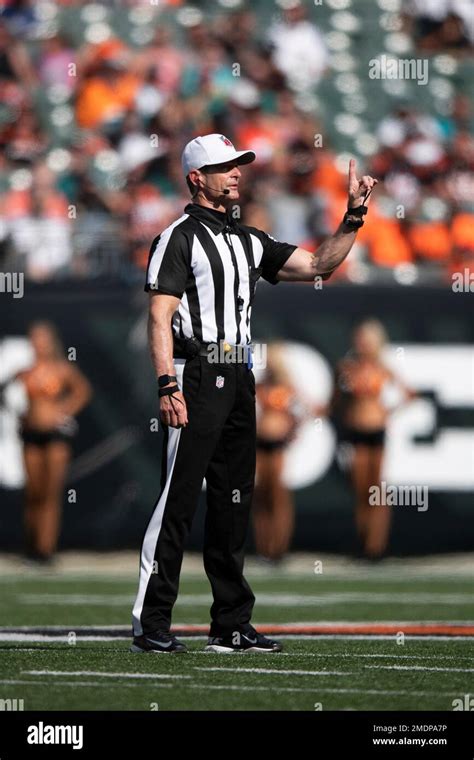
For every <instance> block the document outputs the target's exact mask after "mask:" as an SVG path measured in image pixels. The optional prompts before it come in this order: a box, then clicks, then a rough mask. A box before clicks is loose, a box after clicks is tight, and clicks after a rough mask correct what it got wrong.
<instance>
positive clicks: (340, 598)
mask: <svg viewBox="0 0 474 760" xmlns="http://www.w3.org/2000/svg"><path fill="white" fill-rule="evenodd" d="M16 599H17V602H18V603H19V604H23V605H43V604H58V605H71V606H81V605H90V606H103V605H104V606H108V607H118V606H122V605H130V604H132V602H133V599H134V597H133V595H132V594H54V593H51V594H31V593H28V594H23V593H21V594H18V595H17V597H16ZM351 602H353V603H364V604H371V605H372V604H391V603H393V604H439V603H442V604H464V605H465V604H469V605H471V606H472V605H473V604H474V599H473V595H472V593H471V592H470V591H466V592H457V593H456V594H452V593H449V592H441V593H435V592H433V593H430V592H418V591H406V592H401V593H393V594H387V593H379V592H372V591H371V592H361V591H344V592H342V591H341V592H328V593H321V594H318V595H315V594H291V593H286V594H282V593H279V592H275V593H273V592H270V593H263V594H259V593H258V592H257V604H258V605H260V606H262V607H271V606H273V605H275V604H277V605H279V606H285V607H310V606H313V605H318V606H321V605H326V606H327V605H338V604H350V603H351ZM211 603H212V597H211V596H210V594H181V595H180V596H179V597H178V601H177V605H178V606H183V607H193V606H196V605H206V606H208V605H210V604H211Z"/></svg>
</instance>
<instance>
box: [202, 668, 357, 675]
mask: <svg viewBox="0 0 474 760" xmlns="http://www.w3.org/2000/svg"><path fill="white" fill-rule="evenodd" d="M193 670H202V671H206V672H207V671H209V672H210V671H214V670H217V671H227V672H229V673H261V674H262V675H279V676H353V675H356V674H355V673H353V672H352V671H349V670H280V669H277V668H223V667H220V668H217V667H216V668H212V667H209V668H201V667H196V666H195V667H194V668H193Z"/></svg>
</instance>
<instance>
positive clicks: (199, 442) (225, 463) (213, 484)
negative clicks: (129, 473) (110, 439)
mask: <svg viewBox="0 0 474 760" xmlns="http://www.w3.org/2000/svg"><path fill="white" fill-rule="evenodd" d="M175 367H176V373H177V382H178V385H179V386H180V388H181V389H182V391H183V394H184V397H185V400H186V405H187V409H188V420H189V421H188V424H187V426H186V427H184V428H180V429H177V428H172V427H167V428H165V443H164V448H163V462H162V478H161V492H160V496H159V498H158V501H157V503H156V506H155V509H154V512H153V515H152V517H151V520H150V522H149V525H148V528H147V530H146V533H145V537H144V540H143V545H142V551H141V563H140V583H139V589H138V594H137V599H136V602H135V606H134V609H133V629H134V634H135V635H136V636H138V635H140V634H142V633H151V632H152V631H156V630H162V631H167V630H169V627H170V624H171V611H172V608H173V605H174V603H175V601H176V597H177V594H178V585H179V575H180V571H181V564H182V559H183V547H184V542H185V540H186V537H187V535H188V533H189V530H190V527H191V523H192V519H193V516H194V513H195V510H196V507H197V504H198V500H199V495H200V492H201V487H202V482H203V479H204V477H205V478H206V483H207V513H206V522H205V537H204V568H205V571H206V574H207V577H208V578H209V581H210V583H211V588H212V594H213V597H214V603H213V605H212V607H211V628H210V635H211V636H215V635H220V634H225V633H229V632H232V631H234V630H245V629H246V627H248V625H249V621H250V617H251V614H252V609H253V605H254V602H255V597H254V595H253V593H252V590H251V589H250V586H249V585H248V583H247V581H246V580H245V578H244V576H243V565H244V548H245V541H246V536H247V529H248V523H249V513H250V507H251V501H252V493H253V487H254V478H255V438H256V431H255V379H254V376H253V372H252V371H251V370H248V369H247V367H246V365H245V364H211V363H209V362H208V359H207V358H206V357H200V356H197V357H195V358H193V359H191V360H187V361H186V360H184V359H175Z"/></svg>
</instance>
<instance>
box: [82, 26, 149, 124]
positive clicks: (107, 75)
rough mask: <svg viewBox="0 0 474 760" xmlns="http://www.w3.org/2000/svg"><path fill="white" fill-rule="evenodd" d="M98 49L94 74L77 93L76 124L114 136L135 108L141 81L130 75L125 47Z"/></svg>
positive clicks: (115, 43) (111, 43) (112, 44)
mask: <svg viewBox="0 0 474 760" xmlns="http://www.w3.org/2000/svg"><path fill="white" fill-rule="evenodd" d="M98 48H99V49H98V50H97V54H96V58H95V60H94V67H93V68H94V73H93V75H92V76H90V77H88V76H86V77H85V79H84V82H83V83H82V85H81V87H80V89H79V92H78V97H77V105H76V115H77V121H78V124H79V126H81V127H84V128H89V129H91V128H95V127H104V128H105V129H106V130H107V129H108V130H111V131H112V132H115V131H117V130H118V128H119V125H120V123H121V121H122V120H123V118H124V117H125V114H126V112H127V111H128V110H129V109H130V108H132V106H133V104H134V101H135V97H136V94H137V91H138V86H139V79H138V77H137V76H136V75H135V74H130V73H128V71H127V61H128V60H129V54H128V51H127V49H126V47H125V45H123V44H122V43H120V42H118V41H115V40H113V41H109V42H107V43H104V44H103V45H100V46H98Z"/></svg>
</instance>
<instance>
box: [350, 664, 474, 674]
mask: <svg viewBox="0 0 474 760" xmlns="http://www.w3.org/2000/svg"><path fill="white" fill-rule="evenodd" d="M364 669H365V670H425V671H428V672H430V673H435V672H436V673H474V668H429V667H428V666H425V665H364Z"/></svg>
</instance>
